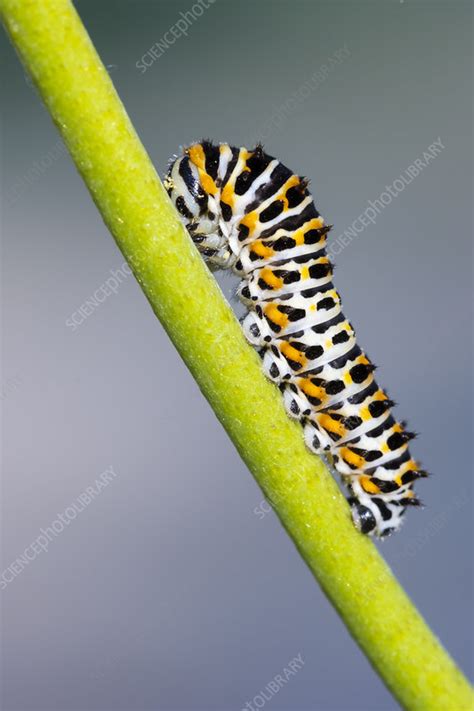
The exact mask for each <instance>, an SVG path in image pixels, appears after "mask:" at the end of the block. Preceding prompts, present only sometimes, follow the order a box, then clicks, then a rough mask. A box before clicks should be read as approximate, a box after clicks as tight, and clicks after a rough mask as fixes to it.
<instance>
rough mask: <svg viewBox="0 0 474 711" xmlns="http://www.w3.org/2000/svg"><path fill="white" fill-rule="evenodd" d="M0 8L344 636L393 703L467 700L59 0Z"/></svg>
mask: <svg viewBox="0 0 474 711" xmlns="http://www.w3.org/2000/svg"><path fill="white" fill-rule="evenodd" d="M0 12H1V15H2V18H3V21H4V23H5V26H6V28H7V31H8V33H9V34H10V37H11V40H12V42H13V44H14V45H15V47H16V48H17V50H18V52H19V54H20V56H21V58H22V60H23V62H24V64H25V66H26V68H27V69H28V71H29V72H30V73H31V75H32V77H33V79H34V81H35V83H36V84H37V86H38V88H39V91H40V93H41V95H42V97H43V99H44V102H45V104H46V106H47V107H48V109H49V111H50V113H51V116H52V118H53V121H54V122H55V123H56V125H57V127H58V129H59V131H60V132H61V134H62V136H63V138H64V140H65V142H66V145H67V147H68V149H69V151H70V153H71V155H72V157H73V160H74V161H75V163H76V166H77V168H78V170H79V171H80V173H81V174H82V177H83V178H84V181H85V183H86V185H87V187H88V189H89V190H90V192H91V195H92V197H93V199H94V201H95V203H96V205H97V207H98V209H99V211H100V213H101V215H102V217H103V219H104V221H105V222H106V224H107V225H108V227H109V229H110V231H111V233H112V235H113V236H114V238H115V240H116V242H117V244H118V246H119V247H120V249H121V250H122V252H123V254H124V256H125V258H126V259H127V261H128V262H129V264H130V266H131V267H132V269H133V271H134V274H135V276H136V278H137V280H138V281H139V283H140V285H141V287H142V289H143V291H144V293H145V295H146V297H147V299H148V301H149V302H150V305H151V307H152V308H153V310H154V312H155V313H156V315H157V316H158V318H159V319H160V321H161V323H162V324H163V326H164V327H165V329H166V331H167V332H168V334H169V336H170V338H171V339H172V341H173V343H174V344H175V346H176V348H177V350H178V351H179V353H180V355H181V356H182V358H183V360H184V361H185V363H186V364H187V366H188V367H189V369H190V370H191V372H192V373H193V375H194V377H195V378H196V381H197V382H198V384H199V387H200V388H201V390H202V392H203V394H204V395H205V397H206V398H207V399H208V401H209V403H210V404H211V406H212V408H213V409H214V411H215V413H216V415H217V417H218V418H219V420H220V421H221V422H222V424H223V426H224V427H225V428H226V430H227V432H228V434H229V436H230V437H231V439H232V441H233V442H234V444H235V446H236V447H237V449H238V451H239V453H240V455H241V456H242V458H243V459H244V461H245V462H246V463H247V465H248V467H249V469H250V470H251V471H252V473H253V475H254V477H255V479H256V480H257V482H258V483H259V485H260V486H261V487H262V489H263V491H264V492H265V494H266V495H267V496H268V497H270V498H271V499H272V500H273V501H274V502H276V503H275V507H274V508H275V511H276V512H277V514H278V516H279V518H280V520H281V522H282V524H283V525H284V526H285V528H286V530H287V531H288V533H289V535H290V536H291V537H292V539H293V541H294V543H295V545H296V546H297V548H298V550H299V551H300V553H301V555H302V557H303V558H304V560H305V561H306V563H307V565H308V566H309V568H310V569H311V571H312V572H313V574H314V575H315V577H316V578H317V580H318V581H319V583H320V584H321V586H322V588H323V589H324V591H325V593H326V595H327V596H328V598H329V599H330V600H331V601H332V603H333V605H334V606H335V607H336V609H337V610H338V612H339V614H340V615H341V617H342V618H343V620H344V622H345V623H346V625H347V627H348V629H349V631H350V632H351V634H352V635H353V637H354V638H355V640H356V641H357V642H358V644H359V645H360V646H361V648H362V649H363V650H364V652H365V653H366V655H367V657H368V658H369V660H370V661H371V663H372V665H373V666H374V667H375V669H376V670H377V671H378V673H379V674H380V676H381V677H382V678H383V679H384V681H385V683H386V684H387V686H388V687H389V688H390V689H391V690H392V692H393V693H394V695H395V696H396V697H397V698H398V700H399V701H400V703H401V704H402V705H403V706H404V707H405V708H407V709H423V710H426V709H440V710H441V709H443V711H447V710H450V709H452V710H453V711H454V710H455V711H461V709H472V702H473V697H472V694H471V688H470V686H469V685H468V683H467V681H466V680H465V678H464V677H463V676H462V674H461V672H460V671H459V670H458V669H457V667H456V666H455V664H454V662H453V661H452V660H451V658H450V657H449V655H448V654H447V653H446V651H445V650H444V649H443V647H442V646H441V645H440V643H439V642H438V640H437V639H436V638H435V636H434V635H433V634H432V632H431V631H430V630H429V628H428V627H427V625H426V624H425V622H424V621H423V619H422V617H421V616H420V615H419V613H418V612H417V610H416V609H415V608H414V607H413V605H412V603H411V602H410V600H409V598H408V597H407V595H406V594H405V593H404V591H403V590H402V589H401V587H400V586H399V585H398V583H397V581H396V580H395V578H394V577H393V575H392V573H391V571H390V569H389V568H388V567H387V565H386V564H385V562H384V561H383V560H382V558H381V557H380V556H379V554H378V552H377V550H376V548H375V547H374V545H373V544H372V542H371V541H370V540H369V539H368V538H366V537H364V536H362V535H360V534H359V533H357V532H356V530H355V529H354V527H353V525H352V522H351V520H350V515H349V510H348V507H347V504H346V502H345V500H344V498H343V496H342V494H340V492H339V490H338V488H337V486H336V484H335V482H334V481H333V479H332V477H331V476H330V474H329V473H328V471H327V470H326V468H325V467H324V465H323V463H322V462H321V461H320V460H319V459H318V458H317V457H315V456H314V455H312V454H310V453H309V452H308V451H307V450H306V448H305V446H304V444H303V439H302V436H301V429H300V428H299V426H298V425H297V424H295V423H293V422H291V421H290V420H289V419H288V417H287V416H286V414H285V411H284V409H283V405H282V402H281V399H280V395H279V392H278V390H277V389H276V388H275V387H274V386H273V385H272V384H270V383H269V382H268V381H267V380H266V379H265V377H264V376H263V374H262V371H261V367H260V362H259V359H258V356H257V355H256V354H255V352H254V351H253V350H252V349H251V348H250V346H248V345H247V344H246V342H245V340H244V338H243V335H242V333H241V329H240V326H239V324H238V323H237V321H236V319H235V318H234V316H233V314H232V311H231V310H230V308H229V306H228V305H227V304H226V302H225V300H224V299H223V297H222V294H221V293H220V291H219V289H218V287H217V285H216V283H215V281H214V279H213V278H212V276H211V275H210V274H209V272H208V270H207V268H206V267H205V265H204V264H203V262H202V260H201V258H200V257H199V255H198V253H197V251H196V249H195V248H194V246H193V244H192V243H191V240H190V239H189V238H188V236H187V234H186V232H185V231H184V228H183V227H182V226H181V223H180V222H179V219H178V217H177V215H176V213H175V211H174V209H173V207H172V205H171V203H170V201H169V200H168V197H167V195H166V193H165V190H164V188H163V186H162V185H161V183H160V181H159V179H158V177H157V175H156V172H155V170H154V168H153V166H152V164H151V162H150V160H149V158H148V156H147V154H146V152H145V149H144V148H143V146H142V144H141V143H140V141H139V139H138V137H137V135H136V133H135V131H134V129H133V126H132V125H131V123H130V120H129V118H128V116H127V114H126V112H125V109H124V108H123V106H122V104H121V102H120V99H119V98H118V96H117V94H116V92H115V90H114V87H113V85H112V83H111V81H110V78H109V76H108V74H107V72H106V70H105V69H104V67H103V65H102V63H101V62H100V59H99V57H98V56H97V54H96V51H95V49H94V47H93V45H92V43H91V41H90V39H89V37H88V35H87V33H86V31H85V29H84V27H83V26H82V24H81V21H80V19H79V17H78V15H77V14H76V12H75V10H74V8H73V6H72V5H71V3H70V2H69V1H68V0H41V2H38V0H0Z"/></svg>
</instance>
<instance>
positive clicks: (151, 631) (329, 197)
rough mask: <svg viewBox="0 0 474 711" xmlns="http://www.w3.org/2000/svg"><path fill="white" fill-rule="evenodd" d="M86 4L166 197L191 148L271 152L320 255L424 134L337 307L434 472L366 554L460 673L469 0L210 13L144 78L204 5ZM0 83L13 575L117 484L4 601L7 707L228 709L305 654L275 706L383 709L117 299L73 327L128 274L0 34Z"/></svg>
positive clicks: (144, 322) (126, 292) (8, 535)
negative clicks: (152, 53) (395, 581)
mask: <svg viewBox="0 0 474 711" xmlns="http://www.w3.org/2000/svg"><path fill="white" fill-rule="evenodd" d="M76 6H77V8H78V11H79V13H80V15H81V17H82V19H83V21H84V23H85V25H86V27H87V29H88V31H89V32H90V35H91V37H92V40H93V42H94V43H95V45H96V47H97V49H98V52H99V54H100V55H101V57H102V59H103V61H104V63H105V64H106V65H108V67H109V71H110V72H111V76H112V79H113V81H114V83H115V85H116V87H117V90H118V92H119V94H120V96H121V98H122V100H123V102H124V104H125V106H126V108H127V110H128V112H129V114H130V116H131V119H132V121H133V122H134V125H135V127H136V129H137V132H138V134H139V135H140V137H141V139H142V140H143V143H144V145H145V146H146V148H147V150H148V151H149V153H150V155H151V156H152V159H153V161H154V162H155V164H156V166H157V169H158V170H159V172H160V174H162V173H163V172H164V170H165V168H166V162H167V159H168V157H169V156H170V155H172V154H173V153H174V152H175V151H177V150H178V149H179V146H180V145H181V144H185V143H189V142H190V141H192V140H193V139H198V138H201V137H203V136H204V137H211V138H212V139H214V140H217V141H219V140H220V141H229V142H231V143H236V144H237V145H246V144H252V143H253V142H254V141H255V140H256V139H257V138H263V139H264V142H265V145H266V148H267V150H268V151H269V152H270V153H273V154H274V155H275V154H276V155H277V156H278V157H280V158H281V159H282V160H283V161H284V162H285V163H286V164H288V165H289V166H290V167H292V168H293V169H294V170H295V171H297V172H299V173H300V174H303V175H307V176H309V177H310V178H311V179H312V189H313V191H314V194H315V198H316V202H317V205H318V207H319V208H320V210H321V212H322V213H323V215H324V216H325V217H326V219H327V221H329V222H331V223H334V224H335V228H334V231H333V233H332V234H333V239H336V238H337V236H338V235H339V234H341V233H343V232H344V230H346V229H347V228H348V227H349V226H350V225H351V223H352V222H353V221H354V220H355V219H356V218H357V216H358V215H359V214H360V213H361V212H362V211H364V210H365V209H366V207H367V204H368V200H372V201H374V200H376V199H377V198H378V197H379V196H380V194H381V192H382V191H384V190H385V185H391V184H392V183H393V181H394V180H395V179H397V178H398V176H399V175H400V174H401V173H403V172H404V171H405V169H406V168H407V167H408V166H409V165H410V164H413V163H414V161H415V160H416V159H418V158H420V157H422V156H423V151H425V150H426V149H427V147H428V146H429V145H430V144H432V143H433V141H435V140H436V139H437V138H438V137H440V139H441V141H442V144H443V145H444V146H445V148H444V149H443V150H442V151H441V153H440V154H439V155H438V156H437V157H436V159H435V160H434V161H432V162H431V163H430V164H429V165H428V166H427V167H426V168H425V169H424V170H423V171H422V172H421V173H420V174H419V175H418V176H417V177H416V178H415V179H414V180H413V182H412V183H411V184H410V185H409V186H407V187H406V188H405V190H403V192H401V193H400V194H399V195H398V196H397V197H396V198H394V199H393V201H392V202H391V204H390V205H388V206H387V207H386V208H385V209H384V210H383V211H382V212H381V214H380V215H379V217H378V220H377V224H376V225H370V226H369V227H367V228H365V229H364V230H363V231H362V232H361V233H360V234H358V235H357V237H356V238H355V239H354V240H352V242H351V243H350V244H349V245H348V246H347V247H346V248H345V249H344V250H343V251H342V252H341V253H340V254H339V255H338V256H337V258H336V263H337V274H336V284H337V287H338V289H339V290H340V292H341V293H342V297H343V302H344V305H345V311H346V312H347V314H348V316H349V317H350V319H351V320H352V322H353V323H354V324H355V326H356V327H357V329H358V333H359V337H360V342H361V343H362V344H363V345H364V347H365V348H366V349H367V351H368V353H369V354H370V355H371V357H372V358H373V359H374V361H375V362H376V363H377V364H379V366H380V370H379V380H380V382H381V383H382V384H383V385H385V386H386V387H387V389H388V391H389V393H390V395H391V396H392V397H394V398H395V399H396V400H397V402H398V403H399V407H398V409H397V413H398V415H399V416H400V417H406V418H407V419H408V421H409V425H410V427H412V428H413V429H415V430H416V431H417V432H419V433H421V436H420V437H419V439H418V440H417V441H416V442H415V443H414V445H413V452H414V454H415V456H416V457H417V458H419V459H421V460H422V462H423V464H424V465H425V467H426V468H427V469H428V470H429V471H431V472H434V476H433V477H432V478H431V479H430V480H429V481H427V482H423V483H421V485H419V487H418V489H419V491H420V493H421V497H422V499H423V500H424V502H425V503H426V508H425V509H424V510H423V511H413V512H409V514H408V516H407V520H406V524H405V526H404V528H403V529H402V532H401V533H400V534H398V535H397V536H394V537H392V538H391V539H390V540H388V541H386V542H385V543H384V544H383V546H382V548H383V554H384V555H385V556H386V558H387V559H388V561H389V562H390V563H391V565H392V566H393V568H394V570H395V572H396V574H397V576H398V577H399V579H400V581H401V583H402V584H403V585H404V586H405V588H406V590H407V591H408V593H409V594H410V595H411V596H412V598H413V600H414V602H415V603H416V604H417V605H418V606H419V608H420V610H421V611H422V613H423V614H424V615H425V617H426V619H427V621H428V623H429V624H430V625H431V626H432V627H433V629H434V630H435V632H436V633H437V634H438V635H439V637H440V638H441V640H442V641H443V642H444V644H445V645H446V647H447V648H448V649H449V651H450V652H451V654H452V655H453V657H454V658H455V660H456V661H457V662H458V663H459V664H460V666H461V667H462V669H463V670H464V671H465V672H466V673H468V674H469V673H470V668H471V659H472V656H471V650H472V648H471V632H472V612H471V601H472V587H471V581H472V575H471V573H472V567H471V563H472V524H471V511H472V504H471V501H472V499H471V483H470V481H471V476H470V474H471V469H472V439H471V437H472V435H471V424H472V422H471V403H472V389H471V366H470V363H471V353H470V347H471V339H470V330H471V318H472V313H471V307H470V304H471V299H472V284H471V265H470V250H471V247H470V245H471V238H470V231H471V224H470V220H471V191H472V177H471V172H470V171H471V167H470V166H471V162H470V150H471V149H470V146H471V135H470V126H471V113H470V111H471V109H470V106H471V102H470V96H471V87H470V57H471V37H470V33H471V27H470V24H471V4H470V3H469V2H466V3H464V2H461V1H459V0H457V1H455V2H451V1H448V0H439V1H437V0H433V1H431V2H429V1H426V2H420V1H419V0H404V1H403V0H402V1H399V0H383V1H381V2H367V1H365V0H363V1H361V2H343V1H341V0H337V1H333V2H320V1H319V0H318V1H317V2H316V1H313V0H312V1H311V2H305V1H303V0H298V1H296V2H295V1H293V2H290V0H285V2H268V1H266V0H265V1H264V0H260V2H258V3H255V2H250V1H249V0H245V1H244V0H240V1H239V2H235V3H230V2H228V1H227V0H217V2H215V3H214V4H213V5H211V6H210V7H209V9H207V10H206V11H205V12H203V14H202V16H201V17H199V18H198V19H196V21H195V22H193V23H192V25H191V26H190V27H189V28H188V35H187V37H186V36H180V37H179V38H177V39H176V41H175V42H174V44H173V45H172V46H170V47H169V49H167V51H166V52H164V53H163V54H162V56H159V57H158V58H156V59H155V60H154V61H153V63H152V64H151V66H150V67H149V68H147V69H146V71H143V70H141V69H140V67H139V66H137V63H139V62H140V61H141V58H142V57H143V56H144V55H145V54H146V52H147V51H148V50H149V48H150V47H151V46H152V45H154V44H156V43H157V42H158V41H159V40H160V39H161V38H162V36H163V35H164V34H165V32H166V31H167V30H169V28H171V27H172V26H173V25H174V23H176V21H177V20H178V19H179V17H180V14H179V13H180V12H183V13H185V12H187V11H189V10H190V9H191V8H192V6H193V0H189V2H188V3H186V2H181V1H180V2H171V1H169V2H161V1H157V2H145V1H144V0H139V1H136V2H124V1H117V2H105V1H102V2H97V1H96V0H87V1H86V0H81V1H79V2H77V3H76ZM169 37H170V35H168V38H169ZM344 48H346V50H345V54H346V56H345V58H344V60H343V61H340V62H338V63H336V62H335V59H334V58H335V57H336V56H337V54H336V53H337V52H338V50H343V49H344ZM343 54H344V52H343ZM339 56H341V54H339ZM147 61H148V62H150V59H149V58H148V59H147ZM1 65H2V67H3V68H4V76H5V79H6V83H5V88H4V92H3V101H2V116H3V122H2V123H3V132H2V137H3V141H2V144H3V158H2V184H3V190H2V192H3V195H4V200H3V254H4V282H3V283H4V300H3V303H4V306H5V310H4V319H3V333H4V343H3V346H4V354H3V355H4V359H3V375H2V381H1V400H2V405H3V409H4V415H5V417H4V443H5V446H4V474H3V495H4V499H3V514H2V520H3V564H2V570H5V569H7V568H9V567H10V565H11V564H12V563H14V561H15V559H16V558H17V557H19V556H20V557H21V556H22V554H23V553H24V551H25V549H26V548H27V547H28V546H30V544H31V543H32V542H33V541H35V540H36V539H37V537H38V535H40V529H42V528H43V529H46V528H47V527H48V526H51V524H52V523H53V522H54V521H55V520H56V519H57V517H58V514H61V513H62V514H63V515H64V512H65V511H66V509H67V508H68V507H70V506H71V504H72V503H73V502H75V501H76V499H77V497H79V496H80V495H81V494H82V493H83V492H84V491H85V490H86V489H87V488H88V487H90V486H92V485H94V482H95V480H96V478H97V477H98V476H99V474H100V473H101V472H103V471H104V469H106V468H107V467H108V466H109V465H112V466H113V468H114V471H115V473H116V476H115V478H114V479H113V480H112V481H111V482H110V483H109V485H108V486H107V487H106V488H104V489H103V490H102V491H101V492H100V494H98V495H97V496H96V497H95V498H94V499H93V501H92V502H91V503H90V504H89V505H88V506H87V507H86V508H84V510H83V511H82V512H80V513H79V514H78V515H77V517H76V518H75V519H74V520H71V521H70V523H69V524H68V525H67V526H65V527H64V530H63V531H62V532H61V533H60V534H58V535H57V536H56V537H54V538H53V539H52V540H51V542H50V544H49V548H48V551H47V552H42V553H41V554H38V555H36V556H35V557H34V559H33V560H31V561H30V562H28V563H26V564H24V565H23V568H22V569H21V570H20V573H19V574H16V575H15V576H14V577H13V578H12V576H11V574H9V575H10V579H11V580H10V581H9V582H8V585H5V586H2V587H4V589H3V590H2V591H1V594H2V598H3V673H4V684H3V705H4V708H5V709H7V710H9V711H14V710H15V711H16V710H18V711H19V710H20V709H24V710H26V709H38V710H40V709H44V710H48V711H49V710H51V711H52V710H54V711H56V710H58V711H69V710H71V711H72V710H73V709H74V710H76V709H77V710H79V709H81V710H90V711H92V710H94V709H96V710H99V709H101V710H105V709H110V710H115V709H117V710H119V709H120V710H122V709H123V710H127V711H128V710H130V711H132V710H134V711H135V710H139V709H156V710H159V711H165V710H167V709H169V710H176V711H178V710H179V711H184V710H185V709H186V710H189V711H198V710H209V711H214V710H216V711H224V710H227V709H229V710H230V709H236V710H237V711H238V710H240V709H241V708H242V707H244V706H245V704H246V703H247V702H250V703H251V704H254V701H253V699H254V698H255V697H256V695H258V694H259V692H260V691H261V690H262V689H265V687H266V685H267V684H268V683H269V682H270V681H271V680H272V679H273V677H275V676H276V675H277V674H281V672H282V670H283V668H284V667H285V666H287V664H288V662H289V661H290V660H291V659H292V658H293V657H295V656H296V655H298V654H300V655H301V657H302V658H303V659H304V662H305V664H304V666H303V668H302V669H301V670H300V671H299V672H298V673H297V674H296V675H295V676H294V677H292V678H291V680H290V681H289V682H288V683H287V684H286V685H285V686H284V687H283V688H282V689H281V690H280V692H279V693H278V694H276V695H275V696H274V697H273V698H272V699H271V700H269V701H268V702H266V704H265V706H266V708H272V709H275V710H276V709H279V710H283V709H285V710H291V711H303V710H308V709H313V710H315V711H326V710H327V711H330V710H331V711H336V710H337V711H345V710H347V711H356V710H361V711H362V710H367V709H368V710H372V709H373V710H376V709H377V710H378V711H389V710H391V709H395V708H397V704H396V703H395V702H394V701H393V699H392V697H391V696H390V695H389V693H388V692H387V690H386V689H385V687H384V686H383V684H382V683H381V682H380V681H379V679H378V678H377V676H376V675H375V673H374V672H373V671H372V669H371V668H370V666H369V664H368V662H367V661H366V659H365V657H364V656H363V655H362V653H361V652H360V651H359V649H358V648H357V646H356V645H355V643H354V642H353V641H352V639H351V638H350V637H349V635H348V633H347V631H346V629H345V627H344V626H343V624H342V622H341V621H340V619H339V617H338V616H337V614H336V613H335V611H334V610H333V609H332V607H331V605H330V604H329V603H328V601H327V600H326V598H325V597H324V595H323V594H322V593H321V591H320V590H319V588H318V587H317V585H315V583H314V580H313V579H312V577H311V575H310V573H309V571H308V570H307V569H306V567H305V565H304V564H303V562H302V561H301V559H300V558H299V556H298V554H297V553H296V551H295V549H294V548H293V545H292V543H291V542H290V540H289V539H288V537H287V535H286V534H285V532H284V531H283V529H282V528H281V527H280V525H279V523H278V521H277V520H276V518H275V516H274V514H273V512H270V513H266V514H264V515H262V513H261V512H262V509H259V510H258V511H259V512H258V513H256V512H255V509H256V507H259V506H260V503H261V501H262V494H261V492H260V491H259V489H258V487H257V486H256V484H255V482H254V481H253V479H252V477H251V475H250V474H249V472H248V471H247V470H246V468H245V466H244V465H243V463H242V462H241V461H240V459H239V457H238V456H237V454H236V452H235V450H234V448H233V446H232V444H231V442H230V441H229V439H228V438H227V436H226V434H225V433H224V431H223V430H222V429H221V427H220V425H219V424H218V422H217V421H216V419H215V417H214V415H213V413H212V411H211V410H210V408H209V406H208V404H207V402H206V401H205V400H204V399H203V397H202V396H201V394H200V392H199V391H198V388H197V386H196V385H195V383H194V382H193V380H192V378H191V376H190V374H189V373H188V371H187V369H186V367H185V366H184V365H183V363H182V362H181V360H180V359H179V357H178V356H177V354H176V352H175V351H174V349H173V347H172V346H171V344H170V342H169V341H168V338H167V336H166V334H165V333H164V331H163V329H162V327H161V325H160V324H159V323H158V322H157V321H156V320H155V317H154V316H153V314H152V312H151V310H150V308H149V306H148V303H147V302H146V300H145V298H144V296H143V294H142V292H141V291H140V289H139V288H138V286H137V284H136V283H135V281H134V280H133V278H132V277H128V278H127V279H125V280H123V281H122V283H121V285H120V287H119V289H118V291H117V293H116V294H111V295H110V296H108V297H107V298H106V299H104V301H103V302H102V303H100V304H98V306H97V307H96V308H95V309H94V310H93V312H92V313H91V314H90V315H89V316H88V317H87V318H86V319H85V320H84V321H83V323H82V324H81V325H80V326H78V327H76V328H75V329H74V330H73V328H72V327H71V326H68V325H67V323H66V321H67V319H69V318H71V317H72V315H73V314H75V312H77V311H78V309H79V308H80V307H81V305H82V304H84V302H86V301H87V300H88V299H90V298H91V297H92V295H93V294H94V292H95V291H96V290H97V289H98V288H99V287H100V286H101V285H102V284H103V283H104V282H105V281H106V280H107V279H108V278H109V277H110V270H117V269H119V268H120V267H121V265H122V263H123V258H122V256H121V254H120V253H119V251H118V249H117V248H116V246H115V244H114V242H113V240H112V239H111V237H110V235H109V234H108V232H107V230H106V229H105V227H104V225H103V224H102V222H101V219H100V217H99V215H98V213H97V211H96V208H95V207H94V205H93V204H92V201H91V199H90V197H89V195H88V193H87V191H86V189H85V188H84V186H83V184H82V182H81V179H80V178H79V176H78V174H77V173H76V170H75V169H74V167H73V166H72V164H71V161H70V159H69V157H68V156H67V155H66V154H65V152H64V151H63V150H61V145H60V143H59V142H58V134H57V132H56V130H55V129H54V127H53V125H52V123H51V121H50V119H49V117H48V115H47V113H46V111H45V109H44V108H43V106H42V105H41V103H40V101H39V99H38V96H37V95H36V92H35V90H34V89H32V88H31V85H30V84H29V82H28V81H27V80H26V78H25V74H24V71H23V69H22V68H21V67H20V65H19V63H18V61H17V58H16V56H15V53H14V51H13V50H12V48H11V47H10V46H9V44H8V42H7V40H6V38H5V35H2V38H1ZM324 66H326V68H327V69H322V67H324ZM318 77H319V78H318ZM303 85H305V86H308V85H309V86H311V87H312V88H311V90H310V91H308V90H307V89H302V87H303ZM38 166H39V167H38ZM221 283H222V286H223V289H224V291H225V293H226V295H227V296H229V297H230V296H232V294H233V291H234V288H235V283H234V281H233V280H231V279H228V278H223V279H221ZM75 318H76V320H77V318H78V317H77V315H76V316H75ZM183 441H184V442H186V443H187V445H186V446H183ZM265 510H266V509H265Z"/></svg>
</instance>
